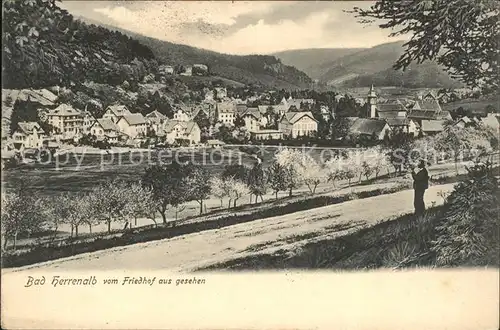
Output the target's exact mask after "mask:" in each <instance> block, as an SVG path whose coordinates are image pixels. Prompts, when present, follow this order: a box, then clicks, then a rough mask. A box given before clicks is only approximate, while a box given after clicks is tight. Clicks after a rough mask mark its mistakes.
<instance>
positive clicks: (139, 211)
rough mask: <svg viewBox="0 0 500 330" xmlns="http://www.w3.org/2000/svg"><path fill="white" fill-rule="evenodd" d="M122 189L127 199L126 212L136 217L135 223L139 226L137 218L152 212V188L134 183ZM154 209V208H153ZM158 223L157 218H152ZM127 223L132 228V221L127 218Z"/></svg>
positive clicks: (128, 215)
mask: <svg viewBox="0 0 500 330" xmlns="http://www.w3.org/2000/svg"><path fill="white" fill-rule="evenodd" d="M124 188H125V189H124V190H123V191H122V194H123V198H124V199H126V201H127V204H126V209H125V214H126V215H127V218H128V217H131V218H132V219H134V221H133V225H134V226H137V218H139V217H141V216H148V215H149V214H150V207H151V199H152V197H153V195H152V192H151V190H150V189H148V188H145V187H143V186H142V185H141V184H140V183H135V182H134V183H132V184H130V185H127V187H124ZM153 209H154V208H153ZM153 213H154V212H153ZM152 220H153V222H154V223H155V224H156V219H154V218H153V219H152ZM127 223H128V224H129V225H130V228H132V222H129V221H128V220H127Z"/></svg>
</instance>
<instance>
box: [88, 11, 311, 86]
mask: <svg viewBox="0 0 500 330" xmlns="http://www.w3.org/2000/svg"><path fill="white" fill-rule="evenodd" d="M80 19H82V20H84V21H88V22H92V21H89V20H88V19H86V18H83V17H80ZM103 26H105V27H106V28H108V29H110V30H114V31H118V32H121V33H123V34H126V35H129V36H131V37H132V38H134V39H135V40H138V41H139V42H141V43H142V44H144V45H146V46H148V47H149V48H150V49H151V50H152V51H153V53H154V55H155V56H156V58H157V59H158V61H159V62H161V63H165V64H170V65H190V64H194V63H200V64H206V65H208V66H209V67H210V72H211V73H212V74H214V75H217V76H220V77H224V78H227V79H231V80H234V81H238V82H241V83H244V84H255V85H262V86H269V87H278V88H292V89H293V88H300V87H309V86H310V85H309V84H310V83H311V82H312V80H311V78H310V77H309V76H307V74H305V73H304V72H302V71H300V70H298V69H297V68H295V67H293V66H289V65H285V64H283V63H282V62H281V60H280V59H278V58H277V57H276V56H272V55H244V56H239V55H228V54H222V53H217V52H214V51H210V50H206V49H201V48H196V47H191V46H187V45H180V44H175V43H171V42H168V41H163V40H159V39H155V38H150V37H146V36H143V35H141V34H138V33H135V32H132V31H128V30H125V29H120V28H117V27H114V26H109V25H103Z"/></svg>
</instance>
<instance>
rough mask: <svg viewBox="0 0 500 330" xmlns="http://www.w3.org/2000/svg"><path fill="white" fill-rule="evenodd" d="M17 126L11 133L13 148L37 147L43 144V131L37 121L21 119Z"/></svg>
mask: <svg viewBox="0 0 500 330" xmlns="http://www.w3.org/2000/svg"><path fill="white" fill-rule="evenodd" d="M17 126H18V128H17V129H16V130H15V131H14V134H12V140H13V144H14V148H16V149H27V148H36V149H39V148H41V147H42V146H43V142H44V140H45V132H44V130H43V129H42V128H41V127H40V125H39V124H38V123H37V122H33V121H23V122H19V123H18V124H17Z"/></svg>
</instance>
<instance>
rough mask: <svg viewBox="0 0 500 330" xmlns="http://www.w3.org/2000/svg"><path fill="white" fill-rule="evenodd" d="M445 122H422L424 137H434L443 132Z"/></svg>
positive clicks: (421, 129)
mask: <svg viewBox="0 0 500 330" xmlns="http://www.w3.org/2000/svg"><path fill="white" fill-rule="evenodd" d="M443 124H444V120H422V122H421V124H420V131H421V132H422V134H423V135H424V136H428V135H434V134H437V133H440V132H442V131H443Z"/></svg>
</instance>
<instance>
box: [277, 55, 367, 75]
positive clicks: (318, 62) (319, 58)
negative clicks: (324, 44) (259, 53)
mask: <svg viewBox="0 0 500 330" xmlns="http://www.w3.org/2000/svg"><path fill="white" fill-rule="evenodd" d="M365 49H366V48H310V49H293V50H285V51H281V52H276V53H273V54H272V55H274V56H276V57H277V58H279V59H280V60H281V61H282V62H283V63H284V64H286V65H291V66H294V67H296V68H297V69H299V70H301V71H304V72H305V73H306V74H307V75H309V77H311V78H313V79H317V78H319V77H321V75H322V74H323V73H324V67H325V66H328V65H330V64H331V63H332V62H333V61H335V60H338V59H340V58H342V57H344V56H347V55H350V54H353V53H356V52H360V51H362V50H365Z"/></svg>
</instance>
